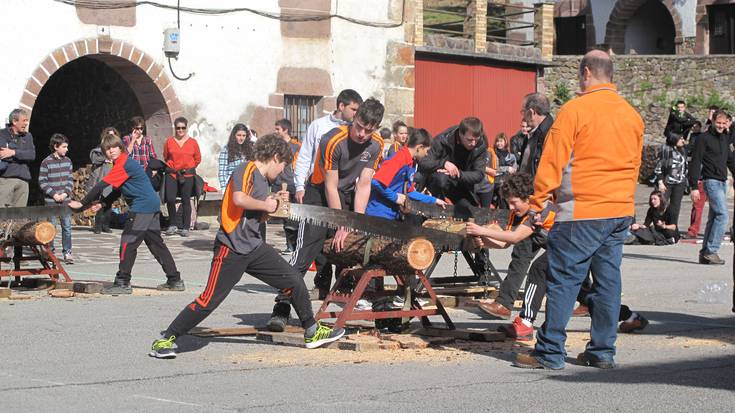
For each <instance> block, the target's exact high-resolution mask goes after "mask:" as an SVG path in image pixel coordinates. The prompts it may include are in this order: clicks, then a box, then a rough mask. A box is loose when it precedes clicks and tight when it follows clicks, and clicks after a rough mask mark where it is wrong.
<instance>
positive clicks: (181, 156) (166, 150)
mask: <svg viewBox="0 0 735 413" xmlns="http://www.w3.org/2000/svg"><path fill="white" fill-rule="evenodd" d="M188 123H189V122H188V121H187V120H186V118H183V117H179V118H176V120H174V129H175V133H174V136H171V137H169V138H168V139H167V140H166V143H165V144H164V145H163V159H164V161H166V165H168V167H169V168H171V169H173V170H174V172H173V173H169V174H168V175H167V176H166V180H165V184H164V185H165V191H166V196H165V198H166V209H168V219H169V224H168V225H169V227H168V229H167V230H166V235H174V234H176V233H178V234H179V235H181V236H182V237H188V236H189V228H190V226H191V196H192V195H193V194H194V175H196V167H197V166H199V163H201V162H202V154H201V152H200V151H199V144H198V143H197V141H196V139H194V138H192V137H190V136H189V134H188V133H187V125H188ZM177 197H178V198H180V199H181V222H180V223H179V225H178V228H177V226H176V225H174V222H176V219H175V217H176V198H177Z"/></svg>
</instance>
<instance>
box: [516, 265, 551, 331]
mask: <svg viewBox="0 0 735 413" xmlns="http://www.w3.org/2000/svg"><path fill="white" fill-rule="evenodd" d="M548 271H549V261H548V260H547V259H546V251H544V252H543V253H542V254H541V255H539V257H538V258H536V260H535V261H533V264H531V269H530V270H529V271H528V280H527V281H526V294H525V296H524V297H523V308H522V309H521V314H520V316H521V318H523V319H526V320H528V321H530V322H531V323H533V322H534V321H535V320H536V317H538V312H539V310H540V309H541V303H542V302H543V301H544V296H546V273H547V272H548Z"/></svg>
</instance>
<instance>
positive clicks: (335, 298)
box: [315, 268, 454, 329]
mask: <svg viewBox="0 0 735 413" xmlns="http://www.w3.org/2000/svg"><path fill="white" fill-rule="evenodd" d="M353 277H354V278H357V279H358V281H357V285H356V286H355V288H354V289H353V290H352V292H350V293H341V292H340V288H341V287H342V286H343V285H344V284H346V283H347V280H348V279H351V278H353ZM384 277H392V278H394V279H395V281H396V283H397V284H398V285H399V286H403V287H404V290H405V293H406V297H405V298H406V299H405V303H404V307H403V309H401V310H389V311H372V310H356V309H355V305H356V304H357V301H358V300H360V299H362V298H364V295H365V290H366V289H367V287H368V284H369V283H370V281H371V280H373V279H376V280H378V281H382V279H383V278H384ZM413 277H416V279H417V281H418V283H419V284H420V285H422V286H423V287H424V288H425V289H426V293H427V294H428V295H429V305H430V306H433V308H422V307H421V304H419V302H418V300H417V299H416V297H415V295H414V294H413V289H412V288H411V285H412V278H413ZM391 295H393V294H391ZM332 303H334V304H342V305H343V306H344V307H343V309H342V311H327V307H328V306H329V304H332ZM434 315H439V316H441V317H442V318H443V319H444V323H445V324H446V326H447V328H449V329H454V323H452V320H451V319H450V318H449V315H448V314H447V312H446V310H445V309H444V306H443V305H442V303H441V301H439V299H438V298H437V296H436V294H435V293H434V290H433V288H431V284H430V283H429V281H428V279H427V278H426V276H425V275H424V273H423V272H422V271H416V272H415V273H414V274H389V273H388V272H387V271H386V270H385V269H383V268H368V269H351V270H345V271H343V272H342V273H341V274H340V275H339V277H338V278H337V282H336V283H335V284H334V286H333V287H332V290H331V291H330V292H329V294H328V295H327V297H326V298H325V299H324V302H322V305H321V307H320V308H319V311H318V312H317V314H316V316H315V318H316V319H317V320H322V319H327V318H331V319H336V320H335V322H334V327H335V328H343V327H344V326H345V324H346V323H347V322H348V321H355V320H370V321H374V320H379V319H387V318H399V319H403V320H404V322H407V321H408V320H409V319H410V318H412V317H420V319H421V324H422V325H423V326H424V327H426V328H428V327H431V326H432V324H431V321H430V320H429V316H434Z"/></svg>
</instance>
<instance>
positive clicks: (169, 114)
mask: <svg viewBox="0 0 735 413" xmlns="http://www.w3.org/2000/svg"><path fill="white" fill-rule="evenodd" d="M82 57H85V58H90V59H94V60H96V61H99V62H102V63H104V64H105V65H106V66H108V67H109V68H110V69H112V70H114V71H115V72H116V73H117V74H118V75H119V76H120V77H121V78H122V79H123V80H124V81H125V83H127V85H128V86H130V88H131V89H132V92H133V93H134V94H135V97H136V99H137V101H138V104H139V105H140V109H141V111H142V113H141V115H142V116H143V117H144V118H145V120H146V129H147V133H148V135H150V136H151V137H152V138H153V139H154V142H156V144H157V146H159V147H160V145H162V144H163V139H165V138H166V137H167V136H170V135H171V133H172V126H171V125H172V120H173V119H175V118H176V117H177V116H180V115H181V111H182V110H181V103H180V102H179V99H178V97H177V96H176V92H175V91H174V88H173V85H172V84H171V80H170V79H169V77H168V75H167V74H166V73H165V70H164V67H163V65H161V64H159V63H157V62H156V60H155V59H154V58H153V57H151V56H149V55H148V54H146V53H145V52H143V51H142V50H140V49H138V48H136V47H135V46H134V45H132V44H129V43H126V42H124V41H122V40H115V39H111V38H108V37H100V38H89V39H83V40H79V41H76V42H73V43H69V44H66V45H64V46H62V47H59V48H58V49H56V50H54V51H52V52H51V53H50V54H49V55H48V56H47V57H46V59H44V60H43V61H42V62H41V63H40V64H39V66H38V67H37V68H36V69H35V70H34V71H33V73H32V74H31V76H30V77H29V78H28V81H27V82H26V86H25V90H24V91H23V95H22V96H21V99H20V103H19V107H21V108H24V109H27V110H28V111H30V112H31V114H32V113H33V108H34V105H35V103H36V100H37V99H38V96H39V95H40V94H41V92H42V90H43V87H44V86H45V85H46V84H47V82H48V81H49V79H50V78H51V77H52V76H53V75H54V73H56V72H57V71H58V70H59V69H61V68H62V67H63V66H64V65H66V64H67V63H69V62H72V61H75V60H77V59H79V58H82ZM31 127H33V117H32V116H31ZM122 132H123V133H125V132H126V131H122Z"/></svg>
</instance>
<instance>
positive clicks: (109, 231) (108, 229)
mask: <svg viewBox="0 0 735 413" xmlns="http://www.w3.org/2000/svg"><path fill="white" fill-rule="evenodd" d="M102 232H104V233H105V234H112V230H111V229H110V227H102Z"/></svg>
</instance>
